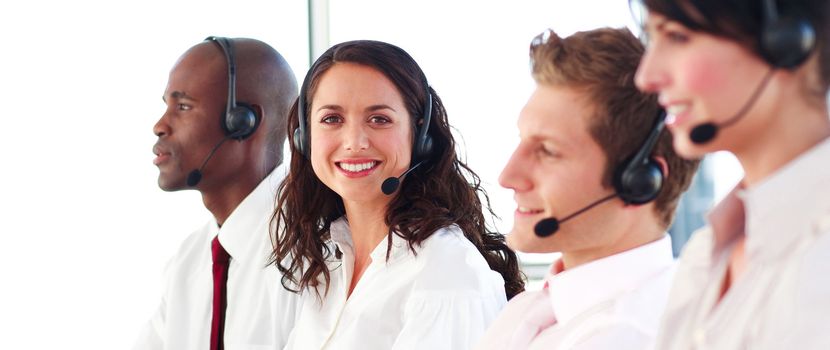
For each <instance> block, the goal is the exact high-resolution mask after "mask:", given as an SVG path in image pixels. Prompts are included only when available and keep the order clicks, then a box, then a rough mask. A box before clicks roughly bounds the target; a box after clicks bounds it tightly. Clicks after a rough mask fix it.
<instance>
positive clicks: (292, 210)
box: [272, 40, 524, 299]
mask: <svg viewBox="0 0 830 350" xmlns="http://www.w3.org/2000/svg"><path fill="white" fill-rule="evenodd" d="M340 62H350V63H356V64H361V65H365V66H368V67H372V68H374V69H376V70H378V71H379V72H381V73H382V74H383V75H384V76H386V77H387V78H388V79H389V80H390V81H391V82H392V83H393V84H394V85H395V86H396V87H397V89H398V90H399V92H400V94H401V96H402V97H403V99H404V105H405V106H406V108H407V110H408V112H409V114H410V115H411V116H412V125H413V130H416V128H417V125H418V122H419V121H418V120H416V119H417V118H416V117H415V116H420V115H424V108H425V107H424V106H425V105H426V102H425V101H427V99H428V96H427V93H429V94H431V95H432V105H431V108H432V121H431V123H430V124H429V128H428V130H427V133H428V134H429V135H430V137H431V138H432V151H431V153H430V155H429V156H428V157H426V158H425V159H419V160H420V161H423V164H421V165H420V166H418V167H417V168H415V169H414V170H413V171H412V173H410V174H409V175H408V176H407V178H406V181H404V182H402V183H401V187H400V189H399V190H398V192H397V193H395V194H394V197H393V198H392V200H391V202H390V203H389V206H388V207H387V209H386V217H385V223H386V225H387V226H388V227H389V228H390V232H389V233H388V235H387V258H388V254H389V249H390V248H391V244H392V234H396V235H398V236H399V237H401V238H403V239H405V240H406V241H407V242H408V243H409V249H410V250H411V251H412V252H413V253H415V247H416V246H418V245H420V244H421V243H422V242H424V241H425V240H426V239H427V238H429V237H430V236H431V235H432V234H433V233H434V232H435V231H436V230H438V229H440V228H443V227H448V226H451V225H457V226H458V227H459V228H460V229H461V231H462V232H464V236H465V237H466V238H467V239H468V240H470V242H472V243H473V245H475V247H476V248H477V249H478V251H479V252H480V253H481V255H482V256H483V257H484V259H485V260H486V261H487V263H488V265H489V266H490V268H491V269H492V270H494V271H496V272H498V273H500V274H501V276H502V277H503V279H504V283H505V284H504V288H505V292H506V295H507V297H508V299H509V298H511V297H513V296H514V295H516V294H518V293H520V292H522V291H523V290H524V280H523V278H522V274H521V272H520V271H519V264H518V260H517V258H516V254H515V253H514V252H513V251H512V250H510V248H508V247H507V245H506V244H505V241H504V236H503V235H501V234H499V233H498V232H494V231H492V230H491V229H490V228H489V227H488V225H487V221H486V219H485V215H484V212H483V209H484V208H486V209H487V211H488V212H489V213H490V215H493V216H495V214H494V213H493V211H492V209H491V208H490V200H489V197H488V196H487V193H486V192H485V190H484V189H483V188H482V187H481V180H480V179H479V177H478V175H476V173H475V172H473V171H472V170H471V169H470V168H469V167H468V166H467V165H466V164H465V163H464V162H462V161H461V160H459V158H458V156H457V155H456V151H455V146H456V145H455V140H454V139H453V136H452V133H451V132H450V125H449V123H448V122H447V112H446V110H445V109H444V105H443V103H442V102H441V99H440V98H439V97H438V95H437V94H436V92H435V90H433V89H432V88H431V87H429V85H428V84H427V79H426V76H425V75H424V73H423V71H422V70H421V68H420V67H419V66H418V64H417V63H416V62H415V60H414V59H413V58H412V57H411V56H410V55H409V54H408V53H406V51H404V50H403V49H401V48H399V47H397V46H394V45H391V44H388V43H384V42H379V41H370V40H358V41H349V42H344V43H341V44H337V45H335V46H332V47H331V48H330V49H328V50H327V51H326V52H325V53H323V54H322V55H321V56H320V58H318V59H317V61H316V62H315V63H314V64H313V65H312V67H311V69H310V71H309V73H308V75H307V77H306V81H305V82H304V89H307V90H306V91H305V92H306V95H305V96H308V97H307V98H306V99H307V100H305V101H302V102H303V103H304V104H305V106H304V107H308V106H309V105H310V104H311V101H310V97H313V96H314V92H315V91H316V88H317V84H318V82H319V79H320V77H321V76H322V75H323V73H324V72H326V71H327V70H328V69H329V68H331V67H332V66H333V65H335V64H337V63H340ZM300 100H302V99H300ZM297 106H298V105H297V103H294V105H293V107H292V108H291V112H290V114H289V119H288V123H287V129H288V133H289V138H290V139H291V142H290V144H291V170H290V172H289V174H288V176H287V177H286V179H285V181H283V183H282V185H280V189H279V193H280V194H279V196H278V200H277V208H278V209H277V210H276V211H275V212H274V216H273V220H272V223H273V225H274V227H272V232H274V233H276V234H275V235H274V239H275V244H274V251H273V254H272V262H281V263H276V266H277V268H278V269H279V270H280V272H281V273H282V274H283V277H282V284H283V286H284V287H285V288H286V289H288V290H291V291H295V292H298V291H300V290H307V289H311V288H314V289H315V292H316V293H317V295H318V296H320V295H321V294H320V287H321V284H322V285H323V286H324V287H325V289H324V290H325V291H324V293H323V295H324V294H326V293H328V285H329V283H330V281H331V276H330V272H329V270H328V268H327V265H326V261H327V260H329V259H330V258H331V257H332V255H334V252H333V251H332V248H331V247H330V246H329V245H327V244H326V241H327V240H329V239H330V231H329V230H330V227H331V223H332V222H333V221H335V220H336V219H337V218H339V217H341V216H342V215H344V213H345V209H344V206H343V201H342V199H341V198H340V196H339V195H337V194H336V193H335V192H334V191H332V190H331V189H329V188H328V187H326V186H325V185H324V184H323V183H322V182H321V181H320V180H319V179H318V178H317V176H316V175H315V174H314V170H313V169H312V167H311V162H310V161H309V160H308V159H307V158H306V157H305V156H303V154H302V153H301V152H300V151H299V150H298V149H297V148H296V147H295V143H294V138H295V137H298V136H299V135H296V132H295V130H296V128H297V127H298V126H299V119H298V112H297V109H298V108H297ZM307 117H308V116H303V118H307ZM414 134H415V133H413V137H414ZM413 140H414V139H413ZM414 160H415V159H414V158H413V161H414ZM479 196H481V197H483V198H484V201H485V202H484V203H485V206H482V201H481V199H480V197H479ZM276 227H278V228H280V230H276V229H275V228H276Z"/></svg>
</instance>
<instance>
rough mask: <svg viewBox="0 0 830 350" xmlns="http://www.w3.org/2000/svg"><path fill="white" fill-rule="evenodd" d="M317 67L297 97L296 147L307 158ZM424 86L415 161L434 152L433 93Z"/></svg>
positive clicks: (414, 154) (413, 151) (313, 66)
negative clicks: (309, 104) (309, 100)
mask: <svg viewBox="0 0 830 350" xmlns="http://www.w3.org/2000/svg"><path fill="white" fill-rule="evenodd" d="M316 68H317V63H315V64H314V65H312V66H311V68H310V69H309V70H308V73H306V75H305V78H304V79H303V85H302V88H301V89H300V96H299V97H298V99H297V120H298V122H299V126H297V128H296V129H294V139H293V141H294V142H293V143H294V148H296V149H297V151H298V152H300V153H301V154H302V155H303V156H305V157H306V158H307V159H311V143H310V137H309V136H310V135H309V131H308V126H307V125H306V124H307V121H306V118H307V117H308V116H307V115H306V107H307V106H306V104H307V100H306V92H307V91H308V85H309V84H310V83H311V75H312V73H313V72H314V70H315V69H316ZM424 86H426V96H427V98H426V101H425V102H424V108H423V111H424V116H423V118H421V121H422V123H420V125H418V123H416V125H415V130H416V132H417V136H416V137H415V142H414V144H413V145H412V155H413V159H412V160H413V162H414V161H415V160H419V159H425V158H427V157H428V156H429V155H430V153H432V136H430V135H429V126H430V123H431V121H432V93H430V91H429V84H427V83H426V82H425V83H424Z"/></svg>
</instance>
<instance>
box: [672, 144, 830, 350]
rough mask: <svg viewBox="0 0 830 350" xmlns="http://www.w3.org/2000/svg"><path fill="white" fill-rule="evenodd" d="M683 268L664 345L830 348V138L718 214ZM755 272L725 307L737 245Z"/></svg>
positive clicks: (735, 194) (735, 284) (694, 242)
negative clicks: (728, 274) (740, 241)
mask: <svg viewBox="0 0 830 350" xmlns="http://www.w3.org/2000/svg"><path fill="white" fill-rule="evenodd" d="M709 222H710V225H711V227H707V228H704V229H702V230H701V231H699V232H697V233H696V234H695V235H694V237H692V239H691V240H690V241H689V243H688V244H687V245H686V248H685V249H684V251H683V254H682V255H681V258H680V261H679V263H678V270H677V277H676V280H675V283H674V285H673V286H672V292H671V295H670V299H669V305H668V306H667V308H666V315H665V318H664V320H663V323H662V329H661V332H660V336H659V338H658V344H659V345H660V349H684V350H686V349H707V350H709V349H712V350H720V349H753V350H756V349H759V350H764V349H784V350H796V349H797V350H809V349H824V350H826V349H830V234H828V233H830V139H828V140H825V141H823V142H822V143H820V144H819V145H817V146H816V147H814V148H813V149H811V150H809V151H807V152H805V153H804V154H802V155H800V156H799V157H798V158H796V159H794V160H793V161H791V162H790V163H789V164H787V165H786V166H784V167H783V168H781V169H780V170H778V171H777V172H775V173H774V174H772V175H770V176H769V177H767V178H766V179H764V180H763V181H762V182H761V183H759V184H757V185H755V186H754V187H753V188H750V189H746V190H741V189H739V188H736V189H735V190H734V191H732V193H730V194H729V195H728V196H727V197H726V198H725V199H724V200H723V201H722V202H721V203H720V204H718V206H717V207H716V208H715V209H714V210H713V211H712V213H711V214H710V215H709ZM742 236H744V237H745V242H744V244H745V248H744V249H745V252H744V253H745V259H746V269H745V270H744V272H743V274H742V275H740V276H739V277H738V279H737V280H734V281H732V284H731V286H730V288H729V290H728V291H727V292H726V294H724V296H723V298H722V299H720V301H718V297H719V295H720V292H721V287H722V283H723V281H724V278H725V274H726V269H727V267H728V260H729V256H730V254H731V252H732V249H733V248H734V243H735V241H736V239H739V238H740V237H742Z"/></svg>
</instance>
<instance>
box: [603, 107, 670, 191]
mask: <svg viewBox="0 0 830 350" xmlns="http://www.w3.org/2000/svg"><path fill="white" fill-rule="evenodd" d="M665 119H666V112H665V111H664V110H660V113H659V114H658V116H657V120H656V121H655V123H654V126H653V127H652V129H651V131H650V132H649V134H648V137H647V138H646V140H645V142H643V145H642V146H640V149H639V150H638V151H637V153H635V154H634V155H633V156H632V157H631V158H629V159H628V160H627V161H625V162H623V163H622V164H620V166H618V167H617V169H616V171H615V172H614V189H615V190H616V191H617V195H618V196H619V197H620V199H622V200H623V202H625V203H626V204H635V205H639V204H645V203H648V202H650V201H652V200H654V199H655V198H657V195H659V194H660V190H661V189H662V188H663V178H664V174H663V170H662V168H661V167H660V164H659V163H658V162H657V161H656V160H654V159H653V158H652V157H651V153H652V151H653V150H654V146H655V145H656V144H657V140H659V139H660V133H661V132H662V131H663V128H664V127H665V123H664V120H665Z"/></svg>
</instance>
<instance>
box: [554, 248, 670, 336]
mask: <svg viewBox="0 0 830 350" xmlns="http://www.w3.org/2000/svg"><path fill="white" fill-rule="evenodd" d="M560 260H561V258H560ZM673 263H674V258H673V256H672V250H671V238H669V236H668V235H665V236H664V237H663V238H661V239H659V240H657V241H654V242H651V243H648V244H646V245H643V246H640V247H637V248H634V249H631V250H627V251H624V252H622V253H618V254H614V255H611V256H608V257H605V258H602V259H599V260H594V261H592V262H589V263H586V264H583V265H580V266H577V267H575V268H572V269H568V270H565V271H561V266H562V265H561V263H560V261H557V262H555V263H554V265H553V267H554V270H553V271H552V274H551V275H550V276H549V277H548V278H547V281H546V288H547V289H548V295H549V297H550V302H551V304H552V306H553V313H554V315H555V316H556V321H557V322H558V323H560V324H564V323H567V322H568V321H570V320H572V319H574V318H576V317H577V316H579V315H580V314H582V313H583V312H585V311H588V310H589V309H591V308H593V307H595V306H597V305H599V304H601V303H603V302H606V301H610V300H613V299H614V298H616V297H617V296H619V295H621V294H623V293H626V292H628V291H631V290H633V289H636V288H637V287H639V286H641V285H642V284H643V283H644V282H645V281H647V280H649V279H650V278H653V277H654V276H655V275H658V274H660V273H662V272H664V271H665V270H667V269H670V268H671V267H672V265H673ZM557 266H559V268H557Z"/></svg>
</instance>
